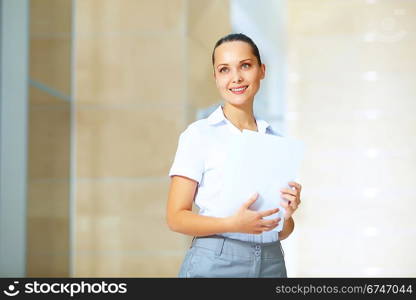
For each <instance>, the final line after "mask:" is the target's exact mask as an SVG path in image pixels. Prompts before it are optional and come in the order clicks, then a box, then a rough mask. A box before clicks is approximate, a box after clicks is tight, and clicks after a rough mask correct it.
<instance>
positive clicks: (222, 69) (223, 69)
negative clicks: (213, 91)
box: [220, 68, 228, 73]
mask: <svg viewBox="0 0 416 300" xmlns="http://www.w3.org/2000/svg"><path fill="white" fill-rule="evenodd" d="M227 70H228V68H221V69H220V73H223V72H224V71H227Z"/></svg>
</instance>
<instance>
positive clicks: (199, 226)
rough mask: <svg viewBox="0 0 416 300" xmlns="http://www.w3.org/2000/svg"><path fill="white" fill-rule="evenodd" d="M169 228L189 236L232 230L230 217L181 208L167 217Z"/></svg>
mask: <svg viewBox="0 0 416 300" xmlns="http://www.w3.org/2000/svg"><path fill="white" fill-rule="evenodd" d="M168 225H169V228H170V229H171V230H173V231H175V232H179V233H183V234H187V235H191V236H207V235H213V234H220V233H225V232H233V226H232V222H231V219H230V218H216V217H208V216H202V215H198V214H196V213H194V212H192V211H189V210H181V211H179V212H177V213H176V214H174V215H173V216H171V217H170V218H169V219H168Z"/></svg>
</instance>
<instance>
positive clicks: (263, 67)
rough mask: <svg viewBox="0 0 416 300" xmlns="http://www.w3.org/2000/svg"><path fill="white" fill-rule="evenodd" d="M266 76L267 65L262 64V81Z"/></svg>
mask: <svg viewBox="0 0 416 300" xmlns="http://www.w3.org/2000/svg"><path fill="white" fill-rule="evenodd" d="M265 76H266V65H265V64H261V77H260V78H261V79H264V77H265Z"/></svg>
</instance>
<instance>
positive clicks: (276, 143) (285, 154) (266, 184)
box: [216, 130, 304, 231]
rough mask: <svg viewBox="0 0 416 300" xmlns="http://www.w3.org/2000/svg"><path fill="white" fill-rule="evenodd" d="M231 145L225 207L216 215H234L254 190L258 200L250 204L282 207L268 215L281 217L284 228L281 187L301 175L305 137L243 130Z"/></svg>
mask: <svg viewBox="0 0 416 300" xmlns="http://www.w3.org/2000/svg"><path fill="white" fill-rule="evenodd" d="M224 146H225V147H227V151H228V153H227V158H226V160H225V165H224V185H223V189H222V194H221V207H219V208H218V209H219V211H218V213H217V214H216V215H218V216H224V217H226V216H231V215H233V214H235V213H236V211H237V210H238V209H239V208H240V207H241V205H242V204H243V203H244V202H246V201H247V200H248V199H249V198H250V197H251V196H252V195H253V194H254V193H256V192H257V193H258V194H259V197H258V198H257V201H256V202H255V203H254V204H253V205H252V206H250V209H252V210H255V211H263V210H268V209H273V208H280V211H279V212H278V213H276V214H273V215H271V216H268V217H265V218H264V219H273V218H277V217H280V218H281V221H280V223H279V226H277V227H276V228H274V229H273V230H274V231H281V230H282V228H283V225H284V218H283V215H284V212H285V210H284V208H283V207H281V206H280V202H281V201H284V200H283V199H282V198H281V193H280V189H281V188H289V185H288V182H290V181H295V180H296V178H298V173H299V169H300V166H301V161H302V159H303V155H304V143H303V142H302V141H299V140H296V139H293V138H287V137H278V136H274V135H270V134H263V133H258V132H255V131H251V130H243V132H242V134H241V135H236V136H235V137H233V138H232V139H231V140H230V142H229V144H228V145H224Z"/></svg>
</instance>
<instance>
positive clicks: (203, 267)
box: [178, 235, 287, 278]
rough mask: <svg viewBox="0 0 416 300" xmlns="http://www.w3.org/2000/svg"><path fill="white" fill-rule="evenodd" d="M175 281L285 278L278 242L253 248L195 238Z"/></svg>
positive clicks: (248, 244) (217, 238) (216, 238)
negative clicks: (181, 279)
mask: <svg viewBox="0 0 416 300" xmlns="http://www.w3.org/2000/svg"><path fill="white" fill-rule="evenodd" d="M178 277H182V278H194V277H210V278H214V277H235V278H236V277H250V278H253V277H274V278H276V277H287V274H286V265H285V260H284V254H283V250H282V247H281V244H280V241H277V242H273V243H264V244H256V243H251V242H243V241H240V240H235V239H230V238H226V237H222V236H218V235H211V236H206V237H196V238H194V240H193V241H192V245H191V247H190V249H188V251H187V253H186V255H185V259H184V260H183V262H182V265H181V268H180V271H179V275H178Z"/></svg>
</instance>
